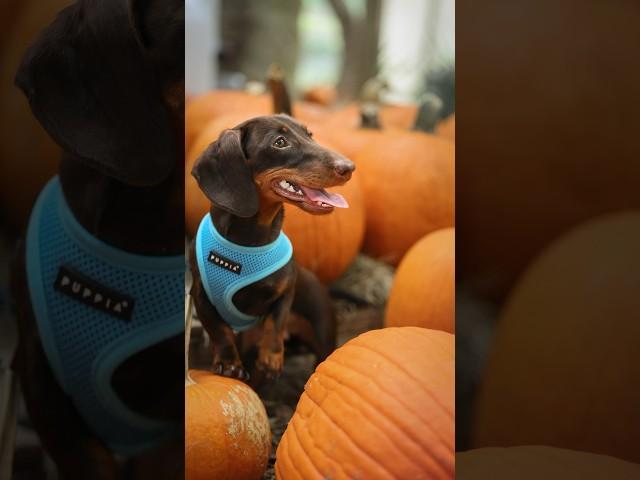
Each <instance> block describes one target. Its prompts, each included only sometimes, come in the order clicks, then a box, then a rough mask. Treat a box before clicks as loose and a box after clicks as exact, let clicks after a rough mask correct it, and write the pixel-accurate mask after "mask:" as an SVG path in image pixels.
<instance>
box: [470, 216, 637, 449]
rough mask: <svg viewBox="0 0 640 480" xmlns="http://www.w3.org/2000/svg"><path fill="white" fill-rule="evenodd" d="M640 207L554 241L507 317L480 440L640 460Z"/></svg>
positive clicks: (490, 365) (491, 363)
mask: <svg viewBox="0 0 640 480" xmlns="http://www.w3.org/2000/svg"><path fill="white" fill-rule="evenodd" d="M638 245H640V212H637V211H636V212H632V213H619V214H613V215H609V216H605V217H601V218H598V219H595V220H592V221H590V222H587V223H586V224H583V225H582V226H580V227H577V228H575V229H573V230H571V231H569V232H568V233H567V234H565V235H563V236H562V237H560V238H559V239H558V240H556V241H555V242H554V243H552V244H551V245H550V246H549V247H548V248H547V249H546V250H545V251H544V252H543V253H542V255H541V256H540V257H539V258H538V259H537V260H536V261H535V262H533V264H532V265H531V266H530V267H529V268H528V269H527V271H526V272H525V274H524V275H523V277H522V278H521V280H520V281H519V282H518V284H517V286H516V287H515V289H514V290H513V291H512V293H511V294H510V296H509V298H508V300H507V304H506V307H505V309H504V311H503V312H502V315H501V317H500V320H499V323H498V328H497V332H496V335H495V340H494V343H493V346H492V351H491V354H490V356H489V359H488V362H487V366H486V374H485V378H484V381H483V384H482V388H481V392H480V394H479V397H478V404H477V411H476V421H475V432H474V434H473V437H474V439H473V443H474V445H475V446H478V447H482V446H511V445H521V444H546V445H554V446H558V447H563V448H571V449H577V450H584V451H589V452H593V453H600V454H606V455H614V456H616V457H620V458H624V459H626V460H630V461H633V462H640V449H638V445H640V408H638V406H639V405H640V390H639V389H638V388H637V386H638V384H640V349H639V348H638V339H640V321H638V320H639V317H638V312H640V295H638V293H639V291H640V290H639V287H640V257H639V256H638Z"/></svg>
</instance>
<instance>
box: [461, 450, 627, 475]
mask: <svg viewBox="0 0 640 480" xmlns="http://www.w3.org/2000/svg"><path fill="white" fill-rule="evenodd" d="M456 478H457V479H459V480H513V479H516V478H517V479H518V480H540V479H549V480H555V479H561V480H602V479H603V478H606V479H607V480H630V479H632V478H640V465H638V464H635V463H630V462H625V461H623V460H620V459H617V458H614V457H608V456H606V455H594V454H592V453H585V452H579V451H575V450H565V449H562V448H553V447H547V446H528V445H527V446H521V447H511V448H479V449H477V450H468V451H466V452H458V454H457V455H456Z"/></svg>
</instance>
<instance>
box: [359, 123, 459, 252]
mask: <svg viewBox="0 0 640 480" xmlns="http://www.w3.org/2000/svg"><path fill="white" fill-rule="evenodd" d="M355 163H356V165H357V169H358V172H359V175H360V179H361V181H362V186H363V191H364V200H365V212H366V218H367V226H366V230H365V241H364V251H365V253H368V254H369V255H371V256H373V257H375V258H380V259H381V260H384V261H387V262H389V263H391V264H392V265H397V264H398V262H399V261H400V259H401V258H402V257H403V255H404V254H405V253H406V252H407V250H409V248H411V246H412V245H413V244H414V243H415V242H417V241H418V240H419V239H421V238H422V237H423V236H425V235H426V234H427V233H430V232H433V231H434V230H438V229H440V228H445V227H451V226H453V224H454V197H455V191H454V189H455V179H454V173H455V147H454V145H453V143H452V142H450V141H448V140H444V139H442V138H439V137H436V136H434V135H428V134H425V133H422V132H413V131H411V132H410V131H402V130H389V131H385V133H384V134H383V135H379V136H378V137H377V138H376V139H375V140H373V141H372V142H370V143H369V144H368V145H367V146H366V147H365V148H364V149H363V150H362V151H360V153H359V154H358V155H357V156H356V157H355Z"/></svg>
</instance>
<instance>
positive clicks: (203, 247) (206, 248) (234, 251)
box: [195, 214, 293, 332]
mask: <svg viewBox="0 0 640 480" xmlns="http://www.w3.org/2000/svg"><path fill="white" fill-rule="evenodd" d="M195 250H196V257H197V261H198V270H199V272H200V278H201V281H202V286H203V287H204V289H205V292H206V293H207V297H209V300H210V301H211V303H212V304H213V306H214V307H215V308H216V310H217V311H218V313H219V314H220V316H222V318H223V319H224V320H225V322H227V323H228V324H229V325H230V326H231V328H233V329H234V330H235V331H238V332H242V331H244V330H248V329H249V328H251V327H253V326H255V325H256V323H258V322H259V321H260V320H262V319H261V318H260V317H255V316H251V315H247V314H245V313H243V312H241V311H240V310H238V308H237V307H236V306H235V305H234V304H233V296H234V295H235V294H236V292H238V290H240V289H242V288H244V287H246V286H247V285H251V284H252V283H256V282H258V281H260V280H262V279H264V278H266V277H268V276H269V275H271V274H272V273H274V272H276V271H278V270H280V269H281V268H282V267H284V266H285V265H286V264H287V263H288V262H289V260H291V256H292V255H293V247H292V246H291V242H290V241H289V239H288V238H287V236H286V235H285V234H284V233H283V232H280V235H279V236H278V238H277V239H276V240H275V241H274V242H272V243H270V244H268V245H263V246H260V247H245V246H242V245H236V244H235V243H232V242H230V241H229V240H227V239H226V238H224V237H223V236H222V235H220V233H219V232H218V231H217V230H216V228H215V226H214V225H213V222H212V221H211V216H210V215H209V214H207V215H205V216H204V218H203V219H202V221H201V222H200V226H199V227H198V232H197V234H196V249H195ZM212 253H213V257H211V254H212ZM213 258H216V259H221V261H220V262H216V261H214V260H213ZM225 262H226V264H227V265H225ZM238 265H239V266H240V268H239V269H237V270H236V271H233V266H238Z"/></svg>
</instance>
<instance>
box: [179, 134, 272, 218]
mask: <svg viewBox="0 0 640 480" xmlns="http://www.w3.org/2000/svg"><path fill="white" fill-rule="evenodd" d="M191 174H192V175H193V176H194V177H195V178H196V180H197V181H198V185H199V186H200V189H201V190H202V191H203V192H204V194H205V195H206V196H207V198H208V199H209V200H211V203H213V204H214V205H215V206H217V207H220V208H222V209H223V210H226V211H228V212H230V213H232V214H234V215H236V216H238V217H245V218H248V217H252V216H254V215H255V214H256V213H258V208H259V201H260V200H259V198H258V190H257V188H256V185H255V183H254V181H253V174H252V173H251V169H250V168H249V165H248V164H247V158H246V156H245V154H244V151H243V150H242V138H241V133H240V130H236V129H233V130H225V131H223V132H222V133H221V134H220V137H219V138H218V140H216V141H215V142H213V143H212V144H211V145H209V147H207V149H206V150H205V151H204V152H203V153H202V155H200V157H199V158H198V159H197V160H196V162H195V164H194V166H193V170H192V171H191Z"/></svg>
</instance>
